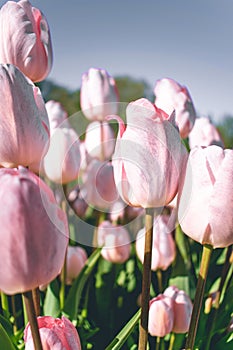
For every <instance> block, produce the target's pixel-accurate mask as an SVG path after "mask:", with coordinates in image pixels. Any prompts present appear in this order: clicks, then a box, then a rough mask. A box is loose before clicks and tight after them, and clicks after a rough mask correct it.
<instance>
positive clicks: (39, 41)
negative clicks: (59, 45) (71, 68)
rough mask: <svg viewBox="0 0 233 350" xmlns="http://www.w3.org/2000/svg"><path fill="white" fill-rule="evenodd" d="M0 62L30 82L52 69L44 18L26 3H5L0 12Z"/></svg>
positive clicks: (22, 0)
mask: <svg viewBox="0 0 233 350" xmlns="http://www.w3.org/2000/svg"><path fill="white" fill-rule="evenodd" d="M0 62H1V63H11V64H14V65H15V66H17V67H18V68H19V69H20V70H21V71H22V72H23V73H24V74H25V75H26V76H27V77H29V78H30V79H31V80H32V81H34V82H36V81H41V80H43V79H45V78H46V77H47V75H48V74H49V72H50V70H51V68H52V45H51V37H50V31H49V26H48V23H47V20H46V18H45V17H44V15H43V14H42V13H41V12H40V10H38V9H37V8H35V7H33V6H32V5H31V4H30V2H29V1H28V0H20V1H18V2H17V3H16V2H14V1H7V3H6V4H5V5H4V6H3V7H2V8H1V11H0Z"/></svg>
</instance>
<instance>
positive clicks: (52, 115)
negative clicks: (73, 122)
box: [45, 100, 70, 130]
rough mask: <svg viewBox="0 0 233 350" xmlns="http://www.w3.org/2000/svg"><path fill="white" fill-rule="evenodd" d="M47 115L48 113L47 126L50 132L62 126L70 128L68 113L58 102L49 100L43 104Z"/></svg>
mask: <svg viewBox="0 0 233 350" xmlns="http://www.w3.org/2000/svg"><path fill="white" fill-rule="evenodd" d="M45 107H46V110H47V113H48V118H49V124H50V128H51V130H53V129H55V128H57V127H58V126H60V125H61V124H62V126H63V127H64V126H66V127H67V126H68V127H69V126H70V125H69V122H68V119H67V117H68V113H67V112H66V110H65V109H64V108H63V106H62V105H61V103H60V102H57V101H54V100H50V101H48V102H46V104H45ZM64 122H65V123H66V124H65V123H64Z"/></svg>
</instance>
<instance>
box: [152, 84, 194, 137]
mask: <svg viewBox="0 0 233 350" xmlns="http://www.w3.org/2000/svg"><path fill="white" fill-rule="evenodd" d="M154 93H155V105H156V106H157V107H158V108H161V109H162V110H164V111H165V112H166V113H167V114H169V115H170V114H171V113H172V112H173V111H174V110H175V119H176V123H177V125H178V127H179V130H180V135H181V137H182V138H186V137H187V136H188V134H189V133H190V131H191V130H192V127H193V125H194V122H195V119H196V112H195V108H194V105H193V102H192V99H191V96H190V94H189V92H188V89H187V88H186V87H185V86H182V85H180V84H179V83H177V82H176V81H175V80H173V79H168V78H164V79H161V80H158V81H157V82H156V85H155V88H154Z"/></svg>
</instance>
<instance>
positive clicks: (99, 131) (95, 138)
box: [85, 121, 115, 161]
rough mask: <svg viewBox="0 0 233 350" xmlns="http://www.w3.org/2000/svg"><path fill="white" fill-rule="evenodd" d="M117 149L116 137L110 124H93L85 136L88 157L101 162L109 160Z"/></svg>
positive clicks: (89, 126)
mask: <svg viewBox="0 0 233 350" xmlns="http://www.w3.org/2000/svg"><path fill="white" fill-rule="evenodd" d="M114 147H115V137H114V132H113V130H112V128H111V126H110V125H109V124H108V123H102V122H98V121H96V122H92V123H90V124H89V125H88V127H87V129H86V134H85V148H86V151H87V153H88V155H89V156H90V157H92V158H96V159H99V160H102V161H104V160H108V159H110V157H111V156H112V154H113V152H114Z"/></svg>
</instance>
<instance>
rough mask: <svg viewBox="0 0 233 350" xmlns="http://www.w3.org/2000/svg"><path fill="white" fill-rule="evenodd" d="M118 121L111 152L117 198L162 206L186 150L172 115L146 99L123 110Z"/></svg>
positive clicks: (174, 188) (173, 187)
mask: <svg viewBox="0 0 233 350" xmlns="http://www.w3.org/2000/svg"><path fill="white" fill-rule="evenodd" d="M126 116H127V126H125V125H124V123H123V121H122V120H121V119H120V118H118V121H119V133H118V137H117V141H116V147H115V152H114V155H113V160H112V164H113V168H114V178H115V183H116V186H117V189H118V192H119V194H120V196H121V198H122V199H123V200H124V201H125V202H126V203H127V204H129V205H131V206H136V207H143V208H149V207H163V206H164V205H166V204H167V203H169V202H170V201H171V200H172V199H173V198H174V197H175V195H176V193H177V190H178V184H179V177H180V172H181V171H182V167H183V165H184V163H185V160H186V157H187V152H186V150H185V148H184V146H183V145H182V143H181V140H180V135H179V132H178V130H177V128H176V126H175V122H174V120H173V116H170V117H169V116H168V115H167V114H166V113H165V112H163V111H162V110H160V109H158V108H157V107H156V106H154V105H153V104H152V103H151V102H149V101H148V100H146V99H143V98H142V99H139V100H137V101H135V102H131V103H130V104H129V105H128V107H127V109H126Z"/></svg>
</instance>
